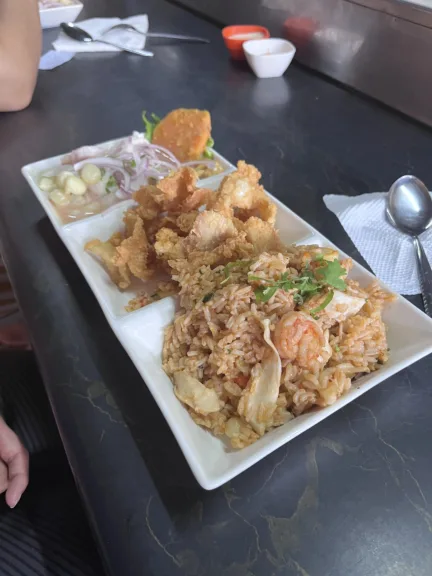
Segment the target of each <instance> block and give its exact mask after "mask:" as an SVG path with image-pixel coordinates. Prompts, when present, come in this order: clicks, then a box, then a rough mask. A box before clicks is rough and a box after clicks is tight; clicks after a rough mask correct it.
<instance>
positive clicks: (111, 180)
mask: <svg viewBox="0 0 432 576" xmlns="http://www.w3.org/2000/svg"><path fill="white" fill-rule="evenodd" d="M113 188H118V183H117V180H116V179H115V178H114V176H112V175H111V176H110V177H109V178H108V182H107V183H106V185H105V190H106V191H107V193H108V194H109V193H110V192H112V189H113Z"/></svg>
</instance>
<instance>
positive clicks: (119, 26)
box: [103, 24, 210, 44]
mask: <svg viewBox="0 0 432 576" xmlns="http://www.w3.org/2000/svg"><path fill="white" fill-rule="evenodd" d="M112 30H130V31H133V32H137V33H138V34H142V35H143V36H147V37H148V38H171V39H172V40H189V41H191V42H201V43H203V44H209V43H210V40H207V38H200V37H199V36H183V35H182V34H166V33H164V32H141V30H138V28H135V26H132V25H131V24H116V25H115V26H112V28H108V30H105V32H104V33H103V36H104V35H105V34H107V33H108V32H111V31H112Z"/></svg>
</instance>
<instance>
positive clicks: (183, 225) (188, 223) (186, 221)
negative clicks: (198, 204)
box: [176, 210, 199, 234]
mask: <svg viewBox="0 0 432 576" xmlns="http://www.w3.org/2000/svg"><path fill="white" fill-rule="evenodd" d="M198 214H199V212H198V210H192V211H191V212H188V213H186V214H179V215H178V216H177V218H176V226H177V228H178V229H179V230H180V232H183V233H184V234H189V232H190V231H191V230H192V228H193V226H194V224H195V220H196V219H197V216H198Z"/></svg>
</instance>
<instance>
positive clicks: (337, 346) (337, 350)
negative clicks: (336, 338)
mask: <svg viewBox="0 0 432 576" xmlns="http://www.w3.org/2000/svg"><path fill="white" fill-rule="evenodd" d="M334 349H335V350H336V352H340V346H339V345H338V344H336V346H335V347H334Z"/></svg>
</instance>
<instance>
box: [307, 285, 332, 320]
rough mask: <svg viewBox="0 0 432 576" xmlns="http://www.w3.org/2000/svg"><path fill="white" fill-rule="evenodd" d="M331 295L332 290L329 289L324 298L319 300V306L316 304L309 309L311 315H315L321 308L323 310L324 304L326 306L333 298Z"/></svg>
mask: <svg viewBox="0 0 432 576" xmlns="http://www.w3.org/2000/svg"><path fill="white" fill-rule="evenodd" d="M333 296H334V292H333V290H330V292H329V293H328V294H327V296H326V297H325V298H324V300H323V301H322V302H321V304H320V305H319V306H317V307H316V308H313V310H310V311H309V312H310V314H311V316H315V315H316V314H318V312H321V310H324V308H326V306H328V305H329V304H330V302H331V301H332V300H333Z"/></svg>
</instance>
